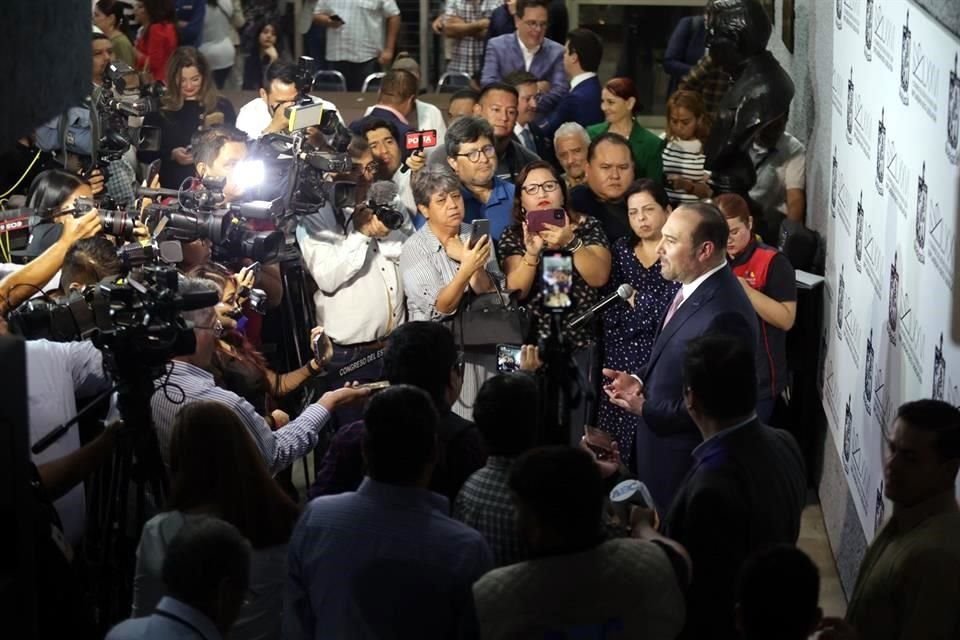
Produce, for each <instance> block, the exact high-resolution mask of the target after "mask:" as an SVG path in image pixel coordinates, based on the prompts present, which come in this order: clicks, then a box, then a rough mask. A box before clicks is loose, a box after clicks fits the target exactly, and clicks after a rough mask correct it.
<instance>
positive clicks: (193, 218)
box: [138, 177, 284, 263]
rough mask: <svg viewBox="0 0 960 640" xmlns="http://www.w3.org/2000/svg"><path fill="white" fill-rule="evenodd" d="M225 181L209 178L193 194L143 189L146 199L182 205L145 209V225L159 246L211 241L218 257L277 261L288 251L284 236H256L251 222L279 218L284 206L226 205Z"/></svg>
mask: <svg viewBox="0 0 960 640" xmlns="http://www.w3.org/2000/svg"><path fill="white" fill-rule="evenodd" d="M225 182H226V179H225V178H210V177H208V178H204V179H203V180H202V181H201V182H200V187H199V188H197V189H192V190H180V191H174V190H172V189H145V188H141V189H139V190H138V194H139V195H141V196H149V197H157V196H160V197H163V196H172V197H176V198H177V204H171V205H167V204H151V205H149V206H147V207H146V209H145V215H146V224H147V226H148V227H149V228H150V229H151V231H152V232H153V234H154V236H155V237H156V238H157V239H158V240H160V241H166V240H176V241H179V242H193V241H194V240H209V241H210V242H211V244H212V245H213V246H214V253H215V258H217V259H219V260H226V261H232V260H237V259H242V258H250V259H251V260H256V261H258V262H263V263H269V262H275V261H276V260H277V257H278V255H279V253H280V251H281V250H282V249H283V245H284V236H283V233H281V232H279V231H252V230H251V229H249V228H248V226H247V223H246V221H247V220H248V219H258V220H262V219H271V218H273V217H275V216H279V215H280V212H281V210H280V206H281V205H280V202H279V201H272V202H267V201H256V202H244V203H231V204H229V205H224V202H223V201H224V198H223V187H224V184H225Z"/></svg>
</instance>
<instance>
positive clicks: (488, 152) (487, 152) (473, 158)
mask: <svg viewBox="0 0 960 640" xmlns="http://www.w3.org/2000/svg"><path fill="white" fill-rule="evenodd" d="M481 153H482V154H483V155H484V156H486V157H487V158H493V157H494V156H495V155H497V150H496V149H494V147H493V145H492V144H488V145H484V146H482V147H480V148H479V149H474V150H473V151H468V152H467V153H458V154H457V155H456V157H458V158H460V157H464V158H466V159H467V160H469V161H470V162H480V154H481Z"/></svg>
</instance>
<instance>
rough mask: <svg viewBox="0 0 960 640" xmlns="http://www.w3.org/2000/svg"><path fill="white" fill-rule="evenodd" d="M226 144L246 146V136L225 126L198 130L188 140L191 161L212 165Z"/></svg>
mask: <svg viewBox="0 0 960 640" xmlns="http://www.w3.org/2000/svg"><path fill="white" fill-rule="evenodd" d="M228 142H242V143H244V144H246V142H247V134H245V133H244V132H242V131H240V130H239V129H236V128H234V127H231V126H230V125H227V124H218V125H214V126H212V127H206V128H203V129H200V130H199V131H197V132H196V133H195V134H193V137H192V138H191V139H190V146H191V148H192V149H193V161H194V162H202V163H204V164H206V165H208V166H209V165H211V164H213V163H214V162H215V161H216V159H217V156H219V155H220V150H221V149H223V145H225V144H227V143H228Z"/></svg>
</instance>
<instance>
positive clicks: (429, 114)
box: [363, 100, 447, 153]
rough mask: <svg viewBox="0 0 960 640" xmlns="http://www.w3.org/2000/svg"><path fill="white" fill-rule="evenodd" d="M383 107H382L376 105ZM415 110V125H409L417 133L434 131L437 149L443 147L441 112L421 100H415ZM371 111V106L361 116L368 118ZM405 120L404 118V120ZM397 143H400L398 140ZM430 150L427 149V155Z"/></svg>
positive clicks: (445, 134) (444, 133) (443, 136)
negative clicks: (415, 129)
mask: <svg viewBox="0 0 960 640" xmlns="http://www.w3.org/2000/svg"><path fill="white" fill-rule="evenodd" d="M377 106H379V107H383V105H377ZM416 109H417V121H416V122H415V123H410V124H411V125H414V126H416V127H417V130H418V131H431V130H433V131H436V132H437V145H436V146H437V147H442V146H443V141H444V139H446V136H447V123H446V121H445V120H444V119H443V112H442V111H440V109H438V108H437V107H436V106H434V105H432V104H430V103H429V102H424V101H423V100H417V104H416ZM371 111H373V105H371V106H369V107H367V110H366V111H364V112H363V115H365V116H368V115H370V112H371ZM404 120H406V118H404ZM397 142H400V140H398V141H397ZM430 151H431V149H427V152H428V153H429V152H430Z"/></svg>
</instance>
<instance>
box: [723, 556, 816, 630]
mask: <svg viewBox="0 0 960 640" xmlns="http://www.w3.org/2000/svg"><path fill="white" fill-rule="evenodd" d="M819 598H820V572H819V571H817V567H816V565H814V564H813V562H812V561H811V560H810V558H808V557H807V554H805V553H804V552H803V551H800V550H799V549H797V548H796V547H792V546H787V545H782V546H777V547H773V548H771V549H767V550H764V551H761V552H759V553H756V554H754V555H753V556H752V557H750V558H749V559H747V561H746V563H744V565H743V569H742V570H741V571H740V585H739V589H738V591H737V602H738V603H739V605H740V622H741V624H742V626H743V629H742V631H743V638H744V640H766V639H769V638H778V639H779V640H804V639H805V638H807V637H808V636H809V634H810V633H811V632H812V631H813V630H814V628H815V627H816V625H817V623H818V622H819V619H820V610H819V608H818V607H817V602H818V601H819Z"/></svg>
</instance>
